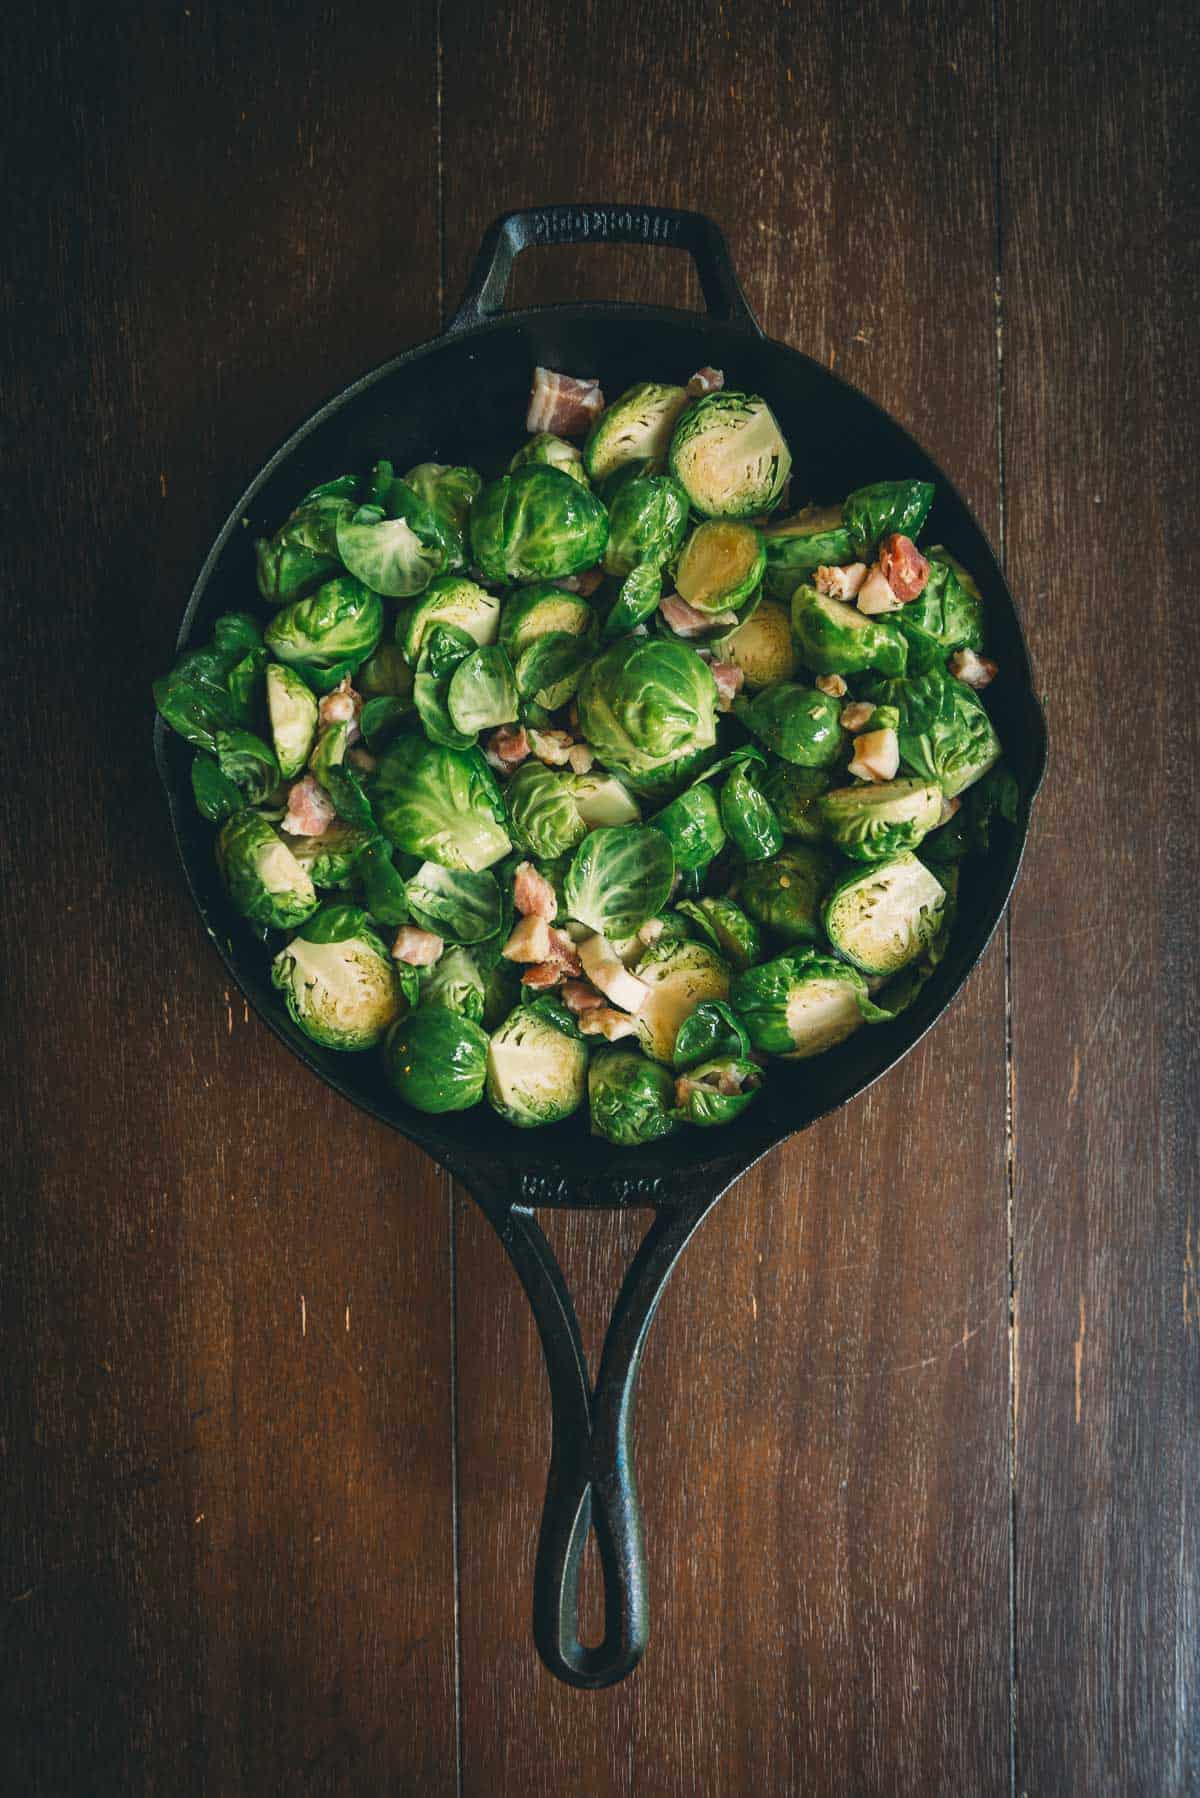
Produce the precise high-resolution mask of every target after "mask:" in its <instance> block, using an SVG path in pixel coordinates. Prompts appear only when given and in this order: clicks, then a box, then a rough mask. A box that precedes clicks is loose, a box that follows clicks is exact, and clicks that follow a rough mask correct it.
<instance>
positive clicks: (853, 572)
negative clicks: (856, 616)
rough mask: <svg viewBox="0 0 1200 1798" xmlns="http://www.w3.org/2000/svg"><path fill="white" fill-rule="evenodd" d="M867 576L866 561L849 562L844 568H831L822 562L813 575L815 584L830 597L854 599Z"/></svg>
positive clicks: (819, 590) (818, 590)
mask: <svg viewBox="0 0 1200 1798" xmlns="http://www.w3.org/2000/svg"><path fill="white" fill-rule="evenodd" d="M866 578H867V565H866V563H865V562H847V563H846V565H845V567H844V568H830V567H828V566H827V565H826V564H825V563H824V562H822V564H821V566H820V567H819V568H818V569H817V572H816V573H815V574H814V575H813V586H814V587H815V588H816V590H817V592H818V593H824V594H827V595H828V597H829V598H830V599H853V598H854V597H855V595H856V594H857V593H858V592H859V591H860V589H861V587H862V584H863V582H864V581H865V580H866Z"/></svg>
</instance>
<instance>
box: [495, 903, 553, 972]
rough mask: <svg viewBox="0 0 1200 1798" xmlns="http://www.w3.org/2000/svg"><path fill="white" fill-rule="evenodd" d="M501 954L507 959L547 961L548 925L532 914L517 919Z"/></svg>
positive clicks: (548, 950) (548, 958)
mask: <svg viewBox="0 0 1200 1798" xmlns="http://www.w3.org/2000/svg"><path fill="white" fill-rule="evenodd" d="M501 954H502V955H503V956H504V957H505V959H506V960H508V961H528V962H535V961H549V960H550V926H549V924H547V922H546V920H545V918H539V917H537V916H536V915H534V914H531V915H530V916H528V917H524V918H521V919H519V920H518V922H517V924H516V927H515V928H514V930H513V932H512V935H511V936H510V937H509V939H508V941H507V942H506V943H505V945H504V948H503V949H502V950H501Z"/></svg>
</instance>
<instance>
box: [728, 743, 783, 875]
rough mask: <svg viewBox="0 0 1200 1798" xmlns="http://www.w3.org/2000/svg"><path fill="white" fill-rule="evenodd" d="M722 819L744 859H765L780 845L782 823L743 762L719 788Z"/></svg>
mask: <svg viewBox="0 0 1200 1798" xmlns="http://www.w3.org/2000/svg"><path fill="white" fill-rule="evenodd" d="M721 822H722V824H723V825H724V826H725V829H726V832H727V834H728V836H729V840H730V842H731V843H732V844H733V846H734V848H735V849H736V850H737V851H738V853H739V854H740V855H741V856H742V857H743V859H744V860H745V861H748V862H761V861H765V860H766V859H767V857H768V856H769V855H775V854H776V853H777V851H778V850H779V849H780V848H781V847H782V845H783V826H782V824H781V823H780V822H779V819H778V818H777V817H776V816H775V812H774V809H773V807H772V805H771V802H770V800H769V799H764V798H763V795H762V794H761V793H760V792H759V790H758V788H757V786H756V785H755V784H754V781H753V780H752V779H751V777H750V774H749V773H748V771H747V769H746V765H745V763H742V764H741V765H740V766H739V767H737V768H735V769H734V770H733V772H732V773H731V774H730V775H728V776H727V778H726V780H725V783H724V785H723V786H722V788H721Z"/></svg>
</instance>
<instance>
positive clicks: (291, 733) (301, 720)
mask: <svg viewBox="0 0 1200 1798" xmlns="http://www.w3.org/2000/svg"><path fill="white" fill-rule="evenodd" d="M267 714H268V716H269V718H270V720H271V740H272V742H273V743H274V745H275V759H276V760H277V762H278V763H279V773H280V777H281V779H283V780H291V779H293V778H294V776H295V775H297V774H299V772H300V770H301V768H303V766H304V764H305V762H306V761H307V760H308V755H309V751H310V750H311V748H312V746H313V740H314V738H315V737H316V734H317V701H316V697H315V695H314V694H312V693H311V692H310V691H309V689H308V687H307V686H306V685H305V683H304V682H303V681H302V680H301V678H300V676H299V675H298V674H297V673H296V671H295V669H294V668H287V667H285V666H284V664H283V663H282V662H272V663H271V666H270V667H269V668H268V669H267Z"/></svg>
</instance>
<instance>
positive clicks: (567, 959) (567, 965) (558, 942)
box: [543, 928, 583, 979]
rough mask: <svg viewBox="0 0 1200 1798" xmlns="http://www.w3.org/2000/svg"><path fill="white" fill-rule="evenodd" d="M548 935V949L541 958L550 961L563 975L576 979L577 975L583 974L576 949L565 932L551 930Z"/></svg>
mask: <svg viewBox="0 0 1200 1798" xmlns="http://www.w3.org/2000/svg"><path fill="white" fill-rule="evenodd" d="M548 935H549V938H550V947H549V949H548V950H547V952H546V954H545V956H544V957H543V960H545V961H552V962H553V963H554V964H555V966H556V967H560V968H561V969H562V970H563V972H564V973H565V974H570V975H571V976H572V977H573V978H576V979H577V978H578V977H579V975H581V974H582V973H583V963H582V962H581V961H580V959H579V951H578V949H576V947H575V945H574V943H573V942H572V941H571V939H570V937H569V936H568V935H567V933H566V931H565V930H555V929H553V928H551V929H550V931H549V932H548Z"/></svg>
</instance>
